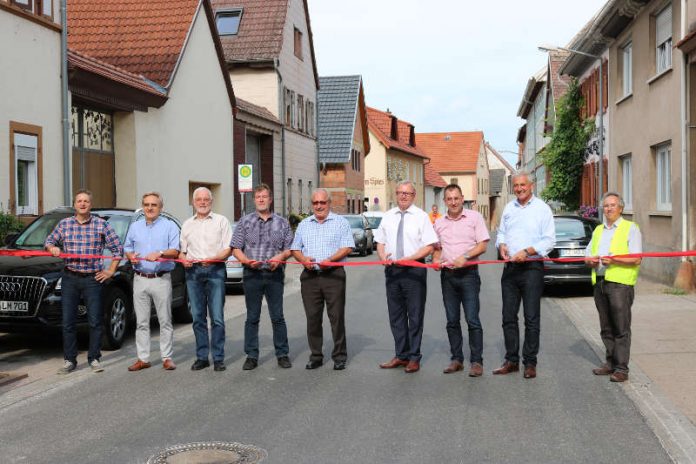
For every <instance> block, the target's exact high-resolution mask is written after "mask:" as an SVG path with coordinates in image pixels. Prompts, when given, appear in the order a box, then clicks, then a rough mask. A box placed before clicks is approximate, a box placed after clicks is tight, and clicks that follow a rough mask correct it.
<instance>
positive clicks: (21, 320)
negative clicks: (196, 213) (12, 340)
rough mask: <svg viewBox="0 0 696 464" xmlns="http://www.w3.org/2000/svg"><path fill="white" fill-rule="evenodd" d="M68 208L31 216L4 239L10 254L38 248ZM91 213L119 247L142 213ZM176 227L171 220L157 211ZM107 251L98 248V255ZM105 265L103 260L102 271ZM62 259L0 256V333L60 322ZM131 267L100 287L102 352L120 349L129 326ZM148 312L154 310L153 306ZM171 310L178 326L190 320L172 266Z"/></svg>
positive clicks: (83, 320)
mask: <svg viewBox="0 0 696 464" xmlns="http://www.w3.org/2000/svg"><path fill="white" fill-rule="evenodd" d="M73 214H75V211H74V210H73V209H72V208H68V207H62V208H57V209H54V210H51V211H49V212H48V213H46V214H44V215H43V216H39V217H38V218H36V219H35V220H34V221H33V222H32V223H31V224H29V225H28V226H27V227H25V228H24V229H23V230H22V231H21V232H20V233H19V234H12V235H10V236H8V237H7V238H6V240H5V243H6V245H7V246H6V248H7V249H10V250H44V242H45V240H46V237H47V236H48V235H49V234H50V233H51V231H52V230H53V228H54V227H55V226H56V224H58V222H59V221H60V220H61V219H63V218H66V217H69V216H72V215H73ZM92 214H93V215H95V216H99V217H101V218H103V219H105V220H106V221H108V222H109V224H111V226H112V227H113V229H114V230H115V231H116V234H117V235H118V237H119V239H121V243H123V241H124V240H125V238H126V233H127V232H128V228H129V227H130V225H131V224H132V223H133V222H135V221H137V220H138V219H140V218H141V217H142V216H143V213H142V211H140V210H138V211H133V210H125V209H93V210H92ZM162 216H164V217H167V218H168V219H171V220H172V221H174V223H176V225H177V226H179V227H181V225H180V224H179V221H177V220H176V218H174V217H172V216H170V215H168V214H166V213H162ZM110 254H111V251H110V250H108V249H106V250H104V255H110ZM109 263H110V261H109V260H105V263H104V266H105V268H107V267H108V266H109ZM62 274H63V260H62V259H61V258H54V257H52V256H36V257H21V256H0V331H5V332H19V331H33V330H37V329H38V328H42V327H48V328H57V327H60V326H61V323H62V312H61V277H62ZM132 297H133V267H132V266H131V264H130V262H129V261H128V260H127V259H124V260H122V261H121V263H120V264H119V267H118V269H117V271H116V273H115V274H114V276H113V277H112V278H111V279H109V280H108V281H107V282H106V283H105V286H104V291H103V296H102V299H103V308H104V319H103V323H104V330H103V342H102V345H103V347H104V349H109V350H114V349H118V348H120V347H121V344H122V343H123V340H124V338H125V335H126V334H127V333H128V331H129V330H130V328H131V327H133V324H134V322H135V316H134V312H133V302H132ZM153 311H154V308H153ZM172 312H173V317H174V319H175V320H176V321H178V322H188V321H190V320H191V311H190V309H189V306H188V301H187V298H186V283H185V276H184V268H183V266H182V265H181V264H179V263H177V265H176V267H175V268H174V271H172ZM77 322H78V326H79V327H86V326H87V309H86V308H85V306H84V305H82V304H81V305H80V306H79V308H78V319H77Z"/></svg>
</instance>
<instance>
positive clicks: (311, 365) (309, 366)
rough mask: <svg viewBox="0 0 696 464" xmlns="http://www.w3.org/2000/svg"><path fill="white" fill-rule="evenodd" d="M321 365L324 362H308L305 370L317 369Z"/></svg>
mask: <svg viewBox="0 0 696 464" xmlns="http://www.w3.org/2000/svg"><path fill="white" fill-rule="evenodd" d="M322 364H324V361H309V362H308V363H307V365H306V366H305V369H316V368H317V367H321V365H322Z"/></svg>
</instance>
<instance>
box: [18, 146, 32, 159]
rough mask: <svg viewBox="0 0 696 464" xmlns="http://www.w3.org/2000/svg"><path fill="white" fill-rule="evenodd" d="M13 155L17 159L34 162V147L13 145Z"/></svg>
mask: <svg viewBox="0 0 696 464" xmlns="http://www.w3.org/2000/svg"><path fill="white" fill-rule="evenodd" d="M15 156H16V157H17V159H18V160H22V161H30V162H36V148H35V147H23V146H22V145H15Z"/></svg>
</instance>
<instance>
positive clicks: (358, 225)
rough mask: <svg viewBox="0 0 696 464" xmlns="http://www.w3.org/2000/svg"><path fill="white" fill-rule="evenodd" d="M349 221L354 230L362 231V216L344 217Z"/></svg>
mask: <svg viewBox="0 0 696 464" xmlns="http://www.w3.org/2000/svg"><path fill="white" fill-rule="evenodd" d="M344 217H345V218H346V219H347V220H348V224H350V227H351V228H352V229H362V228H363V220H362V217H360V216H344Z"/></svg>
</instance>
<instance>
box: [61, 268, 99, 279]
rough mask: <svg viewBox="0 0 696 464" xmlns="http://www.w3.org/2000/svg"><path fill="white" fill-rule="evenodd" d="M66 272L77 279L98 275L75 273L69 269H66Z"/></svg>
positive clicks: (94, 273) (93, 273)
mask: <svg viewBox="0 0 696 464" xmlns="http://www.w3.org/2000/svg"><path fill="white" fill-rule="evenodd" d="M65 272H68V273H70V274H72V275H74V276H76V277H94V276H95V275H96V274H97V273H96V272H79V271H73V270H72V269H68V268H67V267H66V268H65Z"/></svg>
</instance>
